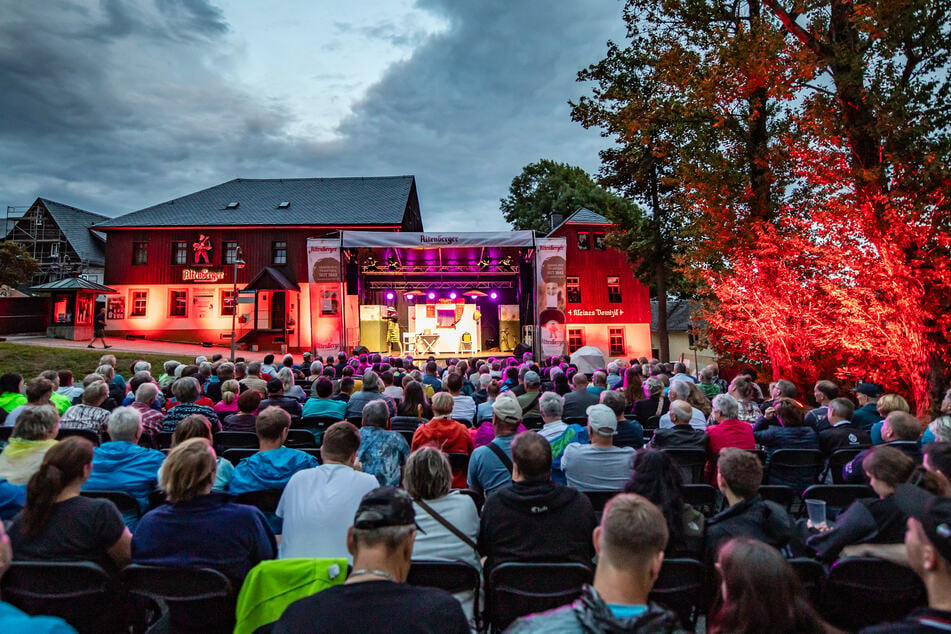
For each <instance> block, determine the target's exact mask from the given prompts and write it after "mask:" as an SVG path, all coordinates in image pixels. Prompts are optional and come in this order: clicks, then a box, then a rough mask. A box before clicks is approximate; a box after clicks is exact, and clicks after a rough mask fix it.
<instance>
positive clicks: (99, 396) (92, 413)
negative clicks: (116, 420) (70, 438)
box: [59, 380, 109, 433]
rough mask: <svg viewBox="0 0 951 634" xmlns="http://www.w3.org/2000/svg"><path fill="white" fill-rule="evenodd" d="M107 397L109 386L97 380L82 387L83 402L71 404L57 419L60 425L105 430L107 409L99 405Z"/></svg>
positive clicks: (107, 416) (97, 430) (107, 417)
mask: <svg viewBox="0 0 951 634" xmlns="http://www.w3.org/2000/svg"><path fill="white" fill-rule="evenodd" d="M107 398H109V386H108V385H106V384H105V382H103V381H101V380H98V381H94V382H93V383H90V384H89V385H87V386H86V388H85V389H83V402H82V403H81V404H79V405H73V406H72V407H70V408H69V409H68V410H66V413H65V414H63V416H62V418H60V420H59V425H60V427H65V428H67V429H91V430H92V431H94V432H96V433H99V432H102V431H105V428H106V421H108V420H109V410H106V409H103V408H102V407H101V406H102V404H103V403H105V402H106V399H107Z"/></svg>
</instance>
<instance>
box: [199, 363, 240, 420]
mask: <svg viewBox="0 0 951 634" xmlns="http://www.w3.org/2000/svg"><path fill="white" fill-rule="evenodd" d="M234 370H235V368H234V364H233V363H229V362H225V363H222V364H220V365H219V366H218V367H217V368H216V369H215V376H213V377H211V378H210V379H209V380H208V382H207V383H206V384H205V386H204V387H205V396H207V397H208V398H210V399H211V400H212V402H213V403H214V404H215V405H218V403H219V402H221V399H222V395H223V390H224V387H225V383H227V382H228V381H234V382H235V383H237V382H238V380H237V379H236V378H235V375H234ZM231 392H232V393H233V394H234V397H235V398H237V397H238V394H240V393H241V384H240V383H239V384H238V387H237V389H232V390H231ZM232 402H233V401H232ZM215 411H219V410H218V409H217V408H216V409H215ZM231 411H234V410H231Z"/></svg>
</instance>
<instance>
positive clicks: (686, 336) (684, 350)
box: [651, 299, 717, 373]
mask: <svg viewBox="0 0 951 634" xmlns="http://www.w3.org/2000/svg"><path fill="white" fill-rule="evenodd" d="M695 308H696V306H695V304H694V302H691V301H690V300H687V299H669V300H667V341H668V343H669V344H670V359H660V339H659V338H658V336H657V333H658V330H659V329H658V327H657V319H658V316H657V313H658V310H657V300H653V299H652V300H651V356H652V357H654V358H657V359H660V360H661V361H665V362H666V361H680V360H681V359H682V360H683V361H684V363H686V364H687V365H688V366H690V371H691V373H695V372H697V371H699V370H698V368H702V367H704V366H706V365H709V364H711V363H716V362H717V355H716V353H714V352H713V350H711V349H709V348H702V349H701V348H700V347H699V346H700V345H701V343H700V341H699V340H698V338H697V337H695V336H694V333H693V328H692V316H693V311H694V310H695Z"/></svg>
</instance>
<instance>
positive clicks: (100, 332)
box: [86, 306, 112, 348]
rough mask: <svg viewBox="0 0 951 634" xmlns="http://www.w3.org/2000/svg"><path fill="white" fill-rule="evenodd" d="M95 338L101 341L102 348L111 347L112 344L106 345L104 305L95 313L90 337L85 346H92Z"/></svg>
mask: <svg viewBox="0 0 951 634" xmlns="http://www.w3.org/2000/svg"><path fill="white" fill-rule="evenodd" d="M96 339H100V340H101V341H102V347H103V348H111V347H112V346H110V345H106V307H105V306H103V307H101V308H100V309H99V312H98V313H96V316H95V318H94V319H93V322H92V339H91V340H90V341H89V345H88V346H86V347H87V348H92V347H93V345H92V344H94V343H96Z"/></svg>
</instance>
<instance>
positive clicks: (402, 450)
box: [357, 400, 409, 487]
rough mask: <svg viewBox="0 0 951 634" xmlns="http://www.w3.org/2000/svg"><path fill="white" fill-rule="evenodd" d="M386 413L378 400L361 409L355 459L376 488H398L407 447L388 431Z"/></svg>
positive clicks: (397, 436)
mask: <svg viewBox="0 0 951 634" xmlns="http://www.w3.org/2000/svg"><path fill="white" fill-rule="evenodd" d="M389 426H390V412H389V410H388V409H387V407H386V403H384V402H383V401H381V400H375V401H370V402H369V403H367V404H366V405H364V406H363V424H362V426H361V427H360V451H359V453H358V454H357V460H359V461H360V464H362V465H363V472H364V473H369V474H370V475H373V476H376V479H377V480H378V481H379V483H380V486H391V487H392V486H399V484H400V481H401V480H402V469H403V465H404V464H405V463H406V459H407V458H409V445H408V444H407V443H406V439H405V438H403V436H402V435H401V434H398V433H397V432H395V431H388V428H389Z"/></svg>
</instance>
